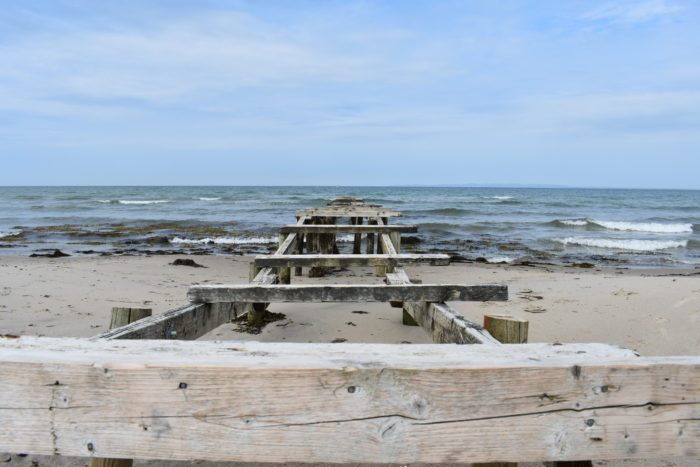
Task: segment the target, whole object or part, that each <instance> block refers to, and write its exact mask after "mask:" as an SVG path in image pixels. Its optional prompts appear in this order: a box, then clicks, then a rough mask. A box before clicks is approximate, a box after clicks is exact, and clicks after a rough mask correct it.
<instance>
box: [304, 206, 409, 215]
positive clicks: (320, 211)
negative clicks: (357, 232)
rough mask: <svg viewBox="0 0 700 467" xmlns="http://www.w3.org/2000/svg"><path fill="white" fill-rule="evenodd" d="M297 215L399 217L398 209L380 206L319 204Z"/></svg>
mask: <svg viewBox="0 0 700 467" xmlns="http://www.w3.org/2000/svg"><path fill="white" fill-rule="evenodd" d="M296 215H297V216H310V217H401V216H402V214H401V213H400V212H399V211H394V210H393V209H389V208H383V207H381V206H378V207H371V206H367V205H365V206H321V207H317V208H309V209H303V210H301V211H297V212H296Z"/></svg>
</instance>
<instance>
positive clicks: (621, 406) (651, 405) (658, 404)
mask: <svg viewBox="0 0 700 467" xmlns="http://www.w3.org/2000/svg"><path fill="white" fill-rule="evenodd" d="M680 405H700V401H692V402H646V403H644V404H616V405H601V406H594V407H584V408H573V407H567V408H562V409H552V410H538V411H535V412H524V413H519V414H508V415H495V416H490V417H475V418H464V419H456V420H441V421H435V422H424V423H415V424H414V425H441V424H447V423H467V422H478V421H482V420H497V419H501V418H517V417H530V416H536V415H548V414H553V413H558V412H586V411H589V410H607V409H634V408H642V407H648V408H650V409H651V408H654V407H667V406H680Z"/></svg>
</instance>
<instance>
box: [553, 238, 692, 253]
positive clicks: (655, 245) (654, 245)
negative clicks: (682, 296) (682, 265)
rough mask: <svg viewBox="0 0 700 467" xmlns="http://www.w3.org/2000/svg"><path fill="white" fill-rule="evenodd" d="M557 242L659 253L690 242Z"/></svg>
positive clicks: (618, 240) (586, 239)
mask: <svg viewBox="0 0 700 467" xmlns="http://www.w3.org/2000/svg"><path fill="white" fill-rule="evenodd" d="M553 240H554V241H555V242H559V243H562V244H564V245H577V246H588V247H594V248H610V249H616V250H627V251H658V250H666V249H669V248H685V247H686V246H687V245H688V240H634V239H628V240H623V239H611V238H581V237H567V238H555V239H553Z"/></svg>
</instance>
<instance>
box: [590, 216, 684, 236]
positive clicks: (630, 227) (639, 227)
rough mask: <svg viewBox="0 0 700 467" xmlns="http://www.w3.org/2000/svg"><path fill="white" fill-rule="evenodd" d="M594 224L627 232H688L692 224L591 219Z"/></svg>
mask: <svg viewBox="0 0 700 467" xmlns="http://www.w3.org/2000/svg"><path fill="white" fill-rule="evenodd" d="M591 222H592V223H594V224H598V225H600V226H601V227H605V228H606V229H608V230H622V231H627V232H652V233H688V232H692V231H693V224H660V223H657V222H614V221H599V220H595V219H594V220H592V221H591Z"/></svg>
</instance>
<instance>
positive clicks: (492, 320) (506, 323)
mask: <svg viewBox="0 0 700 467" xmlns="http://www.w3.org/2000/svg"><path fill="white" fill-rule="evenodd" d="M528 325H529V321H527V320H525V319H521V318H516V317H515V316H512V315H484V328H486V330H487V331H488V332H489V333H491V335H492V336H493V337H495V338H496V339H497V340H498V341H499V342H501V343H503V344H525V343H527V331H528Z"/></svg>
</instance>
